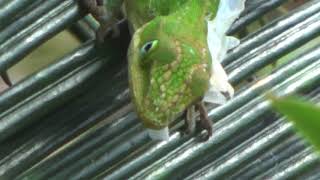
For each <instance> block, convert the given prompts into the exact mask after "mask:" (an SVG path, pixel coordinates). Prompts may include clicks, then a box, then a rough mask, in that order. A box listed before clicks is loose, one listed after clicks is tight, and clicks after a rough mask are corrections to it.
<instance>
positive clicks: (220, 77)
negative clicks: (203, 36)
mask: <svg viewBox="0 0 320 180" xmlns="http://www.w3.org/2000/svg"><path fill="white" fill-rule="evenodd" d="M244 3H245V0H222V1H220V4H219V8H218V12H217V15H216V17H215V18H214V19H213V20H208V36H207V42H208V47H209V51H210V54H211V57H212V70H211V71H212V72H211V78H210V87H209V90H208V92H207V93H206V94H205V96H204V101H205V102H209V103H214V104H224V103H225V102H226V101H227V97H225V94H229V96H230V97H233V95H234V89H233V87H232V86H231V84H230V83H229V82H228V76H227V73H226V72H225V70H224V69H223V67H222V66H221V64H220V62H221V61H222V60H223V58H224V57H225V56H226V54H227V51H228V50H229V49H232V48H234V47H236V46H238V45H239V43H240V41H239V40H238V39H237V38H235V37H232V36H227V35H226V32H227V30H228V29H229V28H230V26H231V25H232V23H233V22H234V21H235V20H236V19H237V18H238V17H239V15H240V13H241V12H242V11H243V10H244Z"/></svg>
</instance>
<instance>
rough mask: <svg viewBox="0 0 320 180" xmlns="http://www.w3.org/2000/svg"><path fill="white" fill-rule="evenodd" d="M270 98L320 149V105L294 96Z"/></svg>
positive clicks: (274, 105) (319, 149)
mask: <svg viewBox="0 0 320 180" xmlns="http://www.w3.org/2000/svg"><path fill="white" fill-rule="evenodd" d="M270 99H271V101H272V106H273V107H274V108H276V109H277V110H278V111H280V112H281V113H283V114H284V115H286V116H287V117H288V119H289V120H290V121H292V122H293V123H294V125H295V127H296V129H297V130H298V131H300V132H301V134H302V135H303V136H304V137H305V138H306V139H307V140H308V141H309V142H310V143H311V144H313V145H314V146H315V147H316V148H317V149H318V151H320V107H319V106H316V105H315V104H312V103H310V102H306V101H304V100H301V99H298V98H294V97H285V98H275V97H271V98H270Z"/></svg>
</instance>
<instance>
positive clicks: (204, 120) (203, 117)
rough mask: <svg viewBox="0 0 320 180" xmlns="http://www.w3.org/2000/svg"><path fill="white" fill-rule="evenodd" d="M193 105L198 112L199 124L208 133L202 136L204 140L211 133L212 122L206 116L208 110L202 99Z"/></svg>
mask: <svg viewBox="0 0 320 180" xmlns="http://www.w3.org/2000/svg"><path fill="white" fill-rule="evenodd" d="M195 106H196V108H197V110H198V111H199V113H200V125H201V127H202V128H203V129H205V130H207V133H208V134H207V135H206V137H205V138H204V140H205V141H206V140H208V139H209V138H210V136H211V135H212V122H211V121H210V119H209V118H208V112H207V109H206V107H205V105H204V102H203V101H199V102H197V103H196V104H195Z"/></svg>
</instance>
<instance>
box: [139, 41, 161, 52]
mask: <svg viewBox="0 0 320 180" xmlns="http://www.w3.org/2000/svg"><path fill="white" fill-rule="evenodd" d="M158 43H159V41H158V40H153V41H149V42H147V43H145V44H144V45H143V46H142V48H141V54H142V55H146V54H148V53H150V52H152V51H153V50H154V49H156V47H158Z"/></svg>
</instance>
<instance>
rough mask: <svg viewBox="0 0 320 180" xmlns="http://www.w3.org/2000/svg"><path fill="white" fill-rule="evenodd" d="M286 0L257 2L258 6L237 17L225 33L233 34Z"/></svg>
mask: <svg viewBox="0 0 320 180" xmlns="http://www.w3.org/2000/svg"><path fill="white" fill-rule="evenodd" d="M286 1H287V0H269V1H264V2H262V3H259V6H256V8H255V9H252V10H251V11H249V12H248V13H247V14H245V15H244V16H243V17H241V18H239V20H237V21H236V22H235V23H234V24H233V25H232V26H231V28H230V29H229V30H228V32H227V34H233V33H235V32H237V31H239V30H240V29H241V28H244V27H245V26H246V25H248V24H250V23H251V22H253V21H255V20H257V19H258V18H260V17H261V16H262V15H263V14H265V13H267V12H269V11H270V10H272V9H274V8H276V7H278V6H280V5H281V4H283V3H284V2H286Z"/></svg>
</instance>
